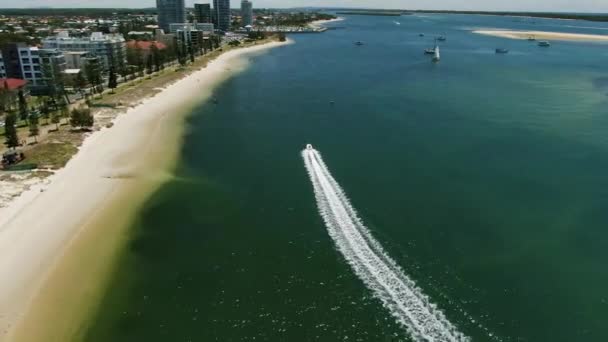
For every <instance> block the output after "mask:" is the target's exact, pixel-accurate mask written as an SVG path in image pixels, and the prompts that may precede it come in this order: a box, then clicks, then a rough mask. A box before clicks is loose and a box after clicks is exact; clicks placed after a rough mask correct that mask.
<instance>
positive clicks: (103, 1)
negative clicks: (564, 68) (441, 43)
mask: <svg viewBox="0 0 608 342" xmlns="http://www.w3.org/2000/svg"><path fill="white" fill-rule="evenodd" d="M186 1H187V4H188V5H191V4H193V3H194V2H202V3H205V2H211V1H210V0H201V1H193V0H186ZM231 1H232V6H233V7H238V6H239V3H240V0H231ZM253 2H254V6H255V7H295V6H344V7H374V8H379V7H382V8H408V9H454V10H500V11H503V10H511V11H559V12H602V13H608V0H253ZM155 4H156V2H155V0H128V1H125V0H20V1H15V0H0V8H8V7H41V6H48V7H154V6H155Z"/></svg>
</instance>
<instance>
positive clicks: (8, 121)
mask: <svg viewBox="0 0 608 342" xmlns="http://www.w3.org/2000/svg"><path fill="white" fill-rule="evenodd" d="M16 124H17V115H16V114H15V113H9V114H7V115H6V118H4V136H5V138H6V141H5V142H4V144H5V145H6V146H7V147H8V148H13V149H14V148H15V147H17V146H19V136H18V135H17V128H16V127H15V125H16Z"/></svg>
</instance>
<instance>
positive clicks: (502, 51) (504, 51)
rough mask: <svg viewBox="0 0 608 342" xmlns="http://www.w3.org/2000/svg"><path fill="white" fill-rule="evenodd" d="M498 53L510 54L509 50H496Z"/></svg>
mask: <svg viewBox="0 0 608 342" xmlns="http://www.w3.org/2000/svg"><path fill="white" fill-rule="evenodd" d="M496 53H509V49H500V48H499V49H496Z"/></svg>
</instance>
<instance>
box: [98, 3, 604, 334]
mask: <svg viewBox="0 0 608 342" xmlns="http://www.w3.org/2000/svg"><path fill="white" fill-rule="evenodd" d="M394 21H395V18H393V17H367V16H361V17H358V16H353V17H348V18H347V20H346V21H343V22H338V23H333V24H331V26H334V27H340V29H336V30H332V31H328V32H326V33H324V34H320V35H300V36H293V37H292V38H293V39H294V40H295V42H296V43H295V44H293V45H290V46H286V47H281V48H278V49H274V50H271V51H269V52H268V53H266V54H264V55H261V56H256V57H252V58H251V61H252V63H251V65H250V67H249V68H248V69H247V70H246V71H245V72H243V73H242V74H240V75H238V76H236V77H234V78H232V79H231V80H228V81H227V82H225V83H224V84H223V85H222V86H221V87H220V88H218V90H217V91H216V96H217V98H218V103H217V104H212V103H205V104H201V105H200V106H199V107H198V108H197V109H196V110H195V111H194V113H193V114H192V116H191V117H190V119H189V122H188V125H189V130H188V133H187V135H186V137H185V142H184V146H183V148H182V150H181V161H180V164H179V166H178V168H177V170H176V172H175V173H176V177H175V179H174V180H173V181H171V182H169V183H167V184H166V185H165V186H163V188H162V189H161V190H160V191H158V192H157V193H156V194H155V195H154V196H153V197H152V198H151V199H150V200H149V201H148V203H147V204H146V206H145V209H144V210H143V211H142V212H141V213H140V215H139V218H138V221H137V222H136V224H135V225H134V227H133V229H132V232H133V238H132V241H131V242H130V244H129V247H128V251H127V253H126V255H125V256H124V258H123V259H122V260H121V263H120V265H119V267H118V270H117V274H116V276H115V277H114V279H113V281H112V284H111V286H110V287H109V288H108V290H107V293H106V296H105V299H104V301H103V303H102V307H101V309H100V311H99V312H98V313H97V316H96V317H95V320H94V322H95V323H94V324H93V326H92V327H90V329H89V332H88V335H87V341H104V342H105V341H113V342H120V341H130V342H131V341H254V340H255V341H338V340H343V341H411V340H412V338H411V334H410V333H408V332H407V330H406V328H405V327H404V326H403V325H401V324H399V323H398V322H397V320H396V319H395V317H394V316H392V315H391V313H390V310H389V309H388V308H387V307H386V305H383V304H382V303H381V302H380V301H379V300H378V299H377V298H376V297H374V292H373V291H372V290H371V289H370V287H369V286H366V285H368V284H366V283H364V282H363V281H362V280H361V278H360V277H358V276H357V274H356V273H355V272H354V270H353V268H352V267H351V266H350V265H349V264H348V263H347V259H346V258H345V256H344V254H343V253H342V252H341V251H340V250H338V249H337V248H336V243H335V241H334V239H332V237H330V235H329V234H328V229H327V227H326V225H325V222H324V221H323V219H322V217H321V215H320V214H319V211H318V208H317V203H316V200H315V194H314V192H313V185H312V184H311V180H310V179H309V176H308V175H307V171H306V168H305V165H304V161H303V159H302V156H301V154H300V153H301V150H302V149H303V148H304V146H305V144H307V143H311V144H314V146H315V148H316V149H318V150H319V151H320V152H321V154H322V155H323V159H324V161H325V163H326V164H327V168H328V169H329V171H330V172H331V174H332V175H333V177H334V178H335V180H336V181H337V182H338V183H339V184H340V186H341V187H342V188H343V189H344V191H345V192H346V194H347V195H348V197H349V199H350V204H351V205H352V207H354V208H355V209H356V210H357V212H358V214H359V216H360V217H361V219H362V220H363V222H364V224H365V226H367V228H368V229H369V231H370V232H371V234H372V235H373V237H374V238H375V240H377V241H378V242H379V243H380V244H381V245H382V248H383V250H384V251H385V252H386V253H387V255H388V256H389V257H390V258H391V259H392V260H394V261H395V262H396V263H397V264H398V265H399V266H400V267H401V268H402V272H403V274H405V275H406V276H407V277H409V278H411V279H412V280H413V281H415V283H416V285H417V286H418V287H419V290H420V291H421V292H422V293H424V295H425V296H427V297H428V298H429V299H430V301H431V302H432V303H435V304H436V305H437V308H438V309H440V310H441V312H442V313H443V314H444V315H445V317H446V318H447V320H449V322H450V323H451V324H453V326H455V327H456V328H457V329H458V331H460V332H462V333H463V334H465V335H466V336H468V337H470V338H471V339H472V340H473V341H606V340H608V326H606V322H607V321H608V293H607V292H606V289H607V288H608V268H607V267H606V262H607V261H608V231H607V230H606V227H607V226H608V177H606V172H605V170H606V168H607V167H608V133H607V132H608V110H607V108H608V67H607V66H606V65H607V64H606V61H608V44H592V43H574V42H557V41H556V42H553V45H552V47H551V48H548V49H542V48H539V47H537V46H536V45H535V44H533V43H530V42H527V41H517V40H506V39H501V38H494V37H487V36H481V35H476V34H473V33H471V30H472V29H475V28H506V29H511V28H514V29H526V30H551V31H563V32H582V33H595V34H608V24H602V23H589V22H578V21H560V20H544V19H534V20H522V19H514V18H502V17H487V16H464V15H424V16H423V15H415V16H407V17H401V18H398V19H397V21H399V22H400V24H401V25H397V24H396V23H394ZM419 33H425V37H419ZM436 34H445V35H447V37H448V40H447V41H446V42H445V43H442V46H441V48H442V50H441V51H442V61H441V62H440V63H439V64H437V65H434V64H432V63H431V61H430V60H429V57H428V56H424V55H423V54H422V51H423V49H424V48H427V47H430V46H431V45H432V44H433V42H432V36H434V35H436ZM358 40H360V41H364V42H365V43H366V44H365V45H364V46H361V47H357V46H355V45H353V41H358ZM498 47H502V48H508V49H510V53H509V54H507V55H496V54H495V53H494V49H495V48H498ZM330 101H334V104H333V105H332V104H331V103H330ZM418 340H421V339H418Z"/></svg>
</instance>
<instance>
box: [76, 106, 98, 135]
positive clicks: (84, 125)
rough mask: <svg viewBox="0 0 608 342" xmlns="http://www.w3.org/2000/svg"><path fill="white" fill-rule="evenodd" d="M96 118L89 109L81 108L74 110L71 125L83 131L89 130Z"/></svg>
mask: <svg viewBox="0 0 608 342" xmlns="http://www.w3.org/2000/svg"><path fill="white" fill-rule="evenodd" d="M93 124H94V118H93V114H92V113H91V109H90V108H89V107H85V106H80V107H78V108H74V109H72V112H71V115H70V125H72V127H74V128H80V129H81V130H89V129H91V128H92V127H93Z"/></svg>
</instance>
